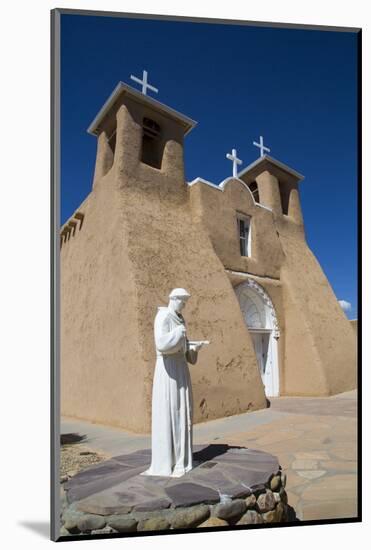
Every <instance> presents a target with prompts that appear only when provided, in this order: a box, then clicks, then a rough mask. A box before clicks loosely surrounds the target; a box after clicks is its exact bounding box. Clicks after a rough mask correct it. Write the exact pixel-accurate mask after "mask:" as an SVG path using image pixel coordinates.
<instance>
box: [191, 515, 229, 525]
mask: <svg viewBox="0 0 371 550" xmlns="http://www.w3.org/2000/svg"><path fill="white" fill-rule="evenodd" d="M225 526H228V522H227V521H225V520H224V519H220V518H214V517H212V518H209V519H207V520H206V521H204V522H203V523H201V524H200V525H199V526H198V527H225Z"/></svg>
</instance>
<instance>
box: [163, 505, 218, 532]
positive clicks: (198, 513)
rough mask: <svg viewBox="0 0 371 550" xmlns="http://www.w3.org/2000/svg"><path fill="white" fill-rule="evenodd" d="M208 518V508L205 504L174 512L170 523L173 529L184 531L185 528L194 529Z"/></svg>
mask: <svg viewBox="0 0 371 550" xmlns="http://www.w3.org/2000/svg"><path fill="white" fill-rule="evenodd" d="M209 516H210V510H209V507H208V506H206V505H205V504H200V505H199V506H193V507H192V508H188V509H187V508H185V509H183V510H182V509H178V510H176V512H175V514H174V517H173V519H172V522H171V526H172V528H173V529H186V528H187V527H195V526H196V525H198V524H199V523H202V522H203V521H205V520H206V519H207V518H208V517H209Z"/></svg>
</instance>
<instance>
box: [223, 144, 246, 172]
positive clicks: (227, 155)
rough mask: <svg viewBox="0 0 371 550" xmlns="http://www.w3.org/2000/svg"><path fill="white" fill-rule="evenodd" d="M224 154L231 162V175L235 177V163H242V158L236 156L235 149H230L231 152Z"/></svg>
mask: <svg viewBox="0 0 371 550" xmlns="http://www.w3.org/2000/svg"><path fill="white" fill-rule="evenodd" d="M225 156H226V157H227V159H228V160H231V161H232V162H233V177H234V178H237V165H238V164H242V160H240V159H239V158H237V151H236V149H232V154H231V153H227V154H226V155H225Z"/></svg>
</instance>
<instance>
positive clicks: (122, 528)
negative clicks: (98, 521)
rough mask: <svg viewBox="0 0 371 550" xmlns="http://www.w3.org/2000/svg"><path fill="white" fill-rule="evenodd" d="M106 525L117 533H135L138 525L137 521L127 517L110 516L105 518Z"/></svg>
mask: <svg viewBox="0 0 371 550" xmlns="http://www.w3.org/2000/svg"><path fill="white" fill-rule="evenodd" d="M147 519H148V518H147ZM107 523H108V525H109V526H110V527H112V528H113V529H115V530H116V531H118V532H119V533H131V532H132V531H136V530H137V525H138V522H137V520H136V519H134V518H131V517H129V516H126V517H125V516H110V517H109V518H107Z"/></svg>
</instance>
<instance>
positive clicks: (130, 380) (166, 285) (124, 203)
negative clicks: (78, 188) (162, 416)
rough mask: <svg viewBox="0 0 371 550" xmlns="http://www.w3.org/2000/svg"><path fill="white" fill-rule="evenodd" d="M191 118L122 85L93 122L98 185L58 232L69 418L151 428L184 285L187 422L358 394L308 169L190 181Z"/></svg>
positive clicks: (266, 167) (269, 166)
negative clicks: (201, 344) (193, 349)
mask: <svg viewBox="0 0 371 550" xmlns="http://www.w3.org/2000/svg"><path fill="white" fill-rule="evenodd" d="M194 126H195V122H194V121H192V120H191V119H189V118H188V117H186V116H184V115H182V114H180V113H178V112H177V111H174V110H173V109H171V108H170V107H168V106H166V105H163V104H162V103H160V102H159V101H157V100H155V99H153V98H151V97H148V96H146V95H144V94H142V93H140V92H138V91H137V90H134V89H133V88H132V87H130V86H128V85H126V84H123V83H119V84H118V86H117V87H116V88H115V90H114V91H113V93H112V94H111V96H110V97H109V98H108V100H107V101H106V103H105V104H104V105H103V107H102V109H101V110H100V112H99V113H98V115H97V116H96V118H95V119H94V121H93V122H92V124H91V125H90V127H89V129H88V131H89V133H91V134H93V135H95V136H96V137H97V142H98V143H97V156H96V165H95V173H94V180H93V188H92V191H91V193H90V194H89V195H88V196H87V197H86V199H85V200H84V202H83V203H82V204H81V205H80V206H79V208H78V209H77V210H76V212H74V214H73V215H72V216H71V218H70V219H69V220H68V221H67V222H66V223H65V224H64V226H63V227H62V229H61V251H60V275H61V285H60V293H61V294H60V304H61V321H60V323H61V339H60V347H61V354H60V357H61V359H60V361H61V363H60V365H61V367H60V373H61V386H60V387H61V413H62V414H63V415H67V416H73V417H77V418H83V419H87V420H90V421H95V422H100V423H103V424H109V425H113V426H119V427H122V428H126V429H129V430H132V431H136V432H149V431H150V425H151V395H152V380H153V373H154V366H155V347H154V337H153V322H154V318H155V315H156V312H157V307H158V306H164V305H166V304H167V301H168V294H169V292H170V291H171V289H172V288H175V287H182V288H186V289H187V290H188V291H189V292H190V294H191V296H192V297H191V298H190V300H189V301H188V303H187V307H186V309H185V311H184V317H185V319H186V322H187V333H188V337H189V339H198V340H210V345H209V346H207V348H205V349H204V350H202V352H201V353H200V356H199V361H198V363H197V364H196V365H194V366H192V365H191V366H190V372H191V378H192V386H193V394H194V421H195V422H202V421H205V420H210V419H213V418H219V417H224V416H229V415H233V414H239V413H242V412H245V411H253V410H257V409H261V408H264V407H266V406H267V398H268V399H269V397H275V396H280V395H282V396H294V395H295V396H328V395H333V394H336V393H340V392H343V391H347V390H351V389H353V388H355V387H356V337H355V334H354V331H353V328H352V327H351V325H350V323H349V321H348V320H347V318H346V316H345V314H344V312H343V311H342V309H341V307H340V305H339V304H338V301H337V299H336V296H335V294H334V292H333V290H332V288H331V286H330V284H329V282H328V280H327V279H326V276H325V275H324V273H323V271H322V269H321V267H320V265H319V263H318V262H317V260H316V258H315V257H314V255H313V254H312V252H311V251H310V249H309V247H308V245H307V243H306V239H305V231H304V223H303V217H302V212H301V205H300V195H299V184H300V181H301V180H302V179H303V176H301V175H300V174H299V173H297V172H296V171H295V170H293V169H292V168H290V167H288V166H286V165H285V164H283V163H282V162H280V161H277V160H276V159H274V158H272V157H270V156H267V155H264V156H262V157H260V158H259V159H258V160H257V161H255V162H254V163H252V164H251V165H250V166H248V167H247V168H245V169H243V170H242V171H240V172H239V173H238V174H237V175H236V176H235V177H231V178H227V179H226V180H224V181H223V182H222V183H220V184H219V185H216V184H214V182H208V181H206V180H203V179H201V178H197V179H195V180H194V181H192V182H186V181H185V175H184V161H183V147H184V138H185V136H186V135H187V133H188V132H190V131H191V130H192V129H193V127H194Z"/></svg>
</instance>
